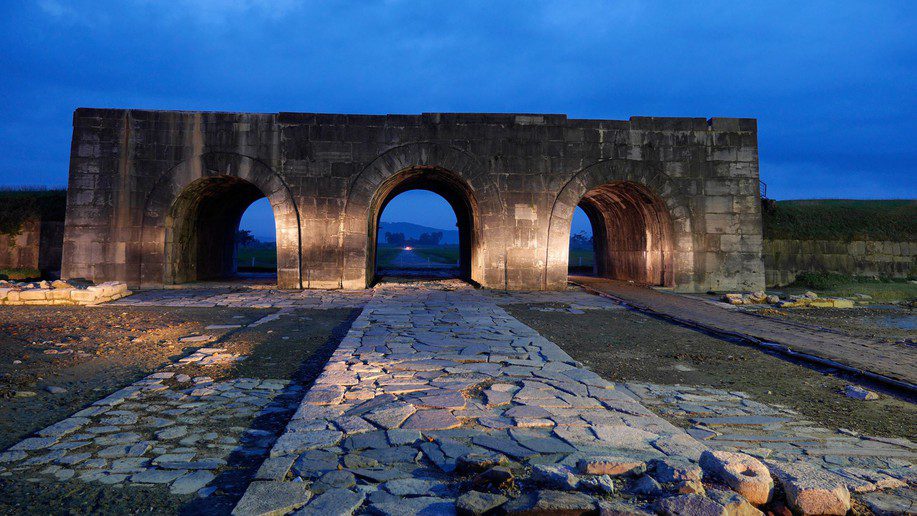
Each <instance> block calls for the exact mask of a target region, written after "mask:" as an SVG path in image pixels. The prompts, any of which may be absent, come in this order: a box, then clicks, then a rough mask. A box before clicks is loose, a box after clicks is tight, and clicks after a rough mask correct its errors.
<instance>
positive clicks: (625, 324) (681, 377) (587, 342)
mask: <svg viewBox="0 0 917 516" xmlns="http://www.w3.org/2000/svg"><path fill="white" fill-rule="evenodd" d="M551 306H560V305H552V304H543V305H510V306H507V307H505V308H506V309H507V310H508V311H509V312H510V313H511V314H512V315H513V316H514V317H516V318H518V319H519V320H521V321H522V322H524V323H525V324H527V325H529V326H531V327H532V328H535V329H536V330H537V331H538V332H539V333H541V334H542V335H544V336H545V337H547V338H548V339H550V340H552V341H554V342H555V343H557V344H558V345H559V346H561V347H562V348H563V349H564V351H566V352H567V353H569V354H570V355H571V356H573V358H575V359H577V360H579V361H581V362H583V363H585V364H586V365H587V366H588V367H589V368H590V369H592V370H593V371H595V372H597V373H599V374H600V375H602V376H603V377H604V378H606V379H608V380H611V381H633V382H648V383H658V384H682V385H705V386H712V387H717V388H722V389H728V390H738V391H744V392H747V393H749V394H750V395H752V396H753V397H754V399H755V400H756V401H760V402H762V403H768V404H779V405H784V406H786V407H789V408H792V409H794V410H797V411H799V412H800V413H802V414H804V415H806V416H807V417H809V418H811V419H812V420H814V421H817V422H819V423H820V424H822V425H825V426H827V427H829V428H833V429H837V428H847V429H851V430H856V431H859V432H863V433H866V434H870V435H878V436H889V437H907V438H910V439H914V438H915V437H917V407H915V406H914V405H913V404H911V403H908V402H906V401H901V400H898V399H896V398H893V397H889V396H882V398H881V399H879V400H877V401H869V402H863V401H858V400H853V399H850V398H847V397H845V396H844V395H843V393H842V391H843V388H844V385H846V384H847V382H844V381H843V380H841V379H839V378H837V377H835V376H832V375H828V374H823V373H820V372H818V371H814V370H812V369H809V368H807V367H804V366H801V365H797V364H794V363H791V362H788V361H786V360H783V359H781V358H778V357H775V356H772V355H769V354H767V353H764V352H762V351H760V350H758V349H756V348H752V347H749V346H744V345H740V344H734V343H731V342H727V341H724V340H721V339H718V338H715V337H711V336H709V335H706V334H703V333H700V332H697V331H694V330H691V329H688V328H684V327H680V326H676V325H673V324H669V323H667V322H664V321H660V320H657V319H653V318H651V317H648V316H645V315H643V314H640V313H637V312H633V311H630V310H587V311H585V313H582V314H573V313H570V312H565V311H547V312H545V311H540V310H537V308H539V307H541V308H545V307H551ZM675 423H681V424H684V423H685V422H678V421H675Z"/></svg>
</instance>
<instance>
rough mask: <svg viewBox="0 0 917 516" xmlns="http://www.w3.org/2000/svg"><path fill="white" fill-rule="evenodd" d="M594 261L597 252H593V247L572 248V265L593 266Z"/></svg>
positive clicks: (577, 266)
mask: <svg viewBox="0 0 917 516" xmlns="http://www.w3.org/2000/svg"><path fill="white" fill-rule="evenodd" d="M581 260H582V261H581ZM594 263H595V253H593V252H592V249H580V248H574V247H571V248H570V261H569V264H570V267H573V268H580V267H589V268H592V265H593V264H594Z"/></svg>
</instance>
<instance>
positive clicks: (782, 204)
mask: <svg viewBox="0 0 917 516" xmlns="http://www.w3.org/2000/svg"><path fill="white" fill-rule="evenodd" d="M763 218H764V238H767V239H788V240H843V241H851V240H892V241H899V242H907V241H914V240H917V201H914V200H882V201H854V200H843V199H824V200H802V201H770V202H766V203H765V205H764V212H763Z"/></svg>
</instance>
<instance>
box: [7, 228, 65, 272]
mask: <svg viewBox="0 0 917 516" xmlns="http://www.w3.org/2000/svg"><path fill="white" fill-rule="evenodd" d="M63 240H64V223H63V222H58V221H39V220H37V219H30V220H27V221H25V222H24V223H23V224H22V229H21V231H20V232H19V234H17V235H7V234H0V269H7V268H10V269H18V268H22V269H37V270H40V271H59V270H60V268H61V248H62V246H63Z"/></svg>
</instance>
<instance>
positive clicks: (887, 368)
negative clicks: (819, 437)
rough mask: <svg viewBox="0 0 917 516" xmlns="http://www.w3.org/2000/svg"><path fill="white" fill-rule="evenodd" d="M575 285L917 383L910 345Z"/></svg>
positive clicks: (636, 291) (604, 284) (660, 296)
mask: <svg viewBox="0 0 917 516" xmlns="http://www.w3.org/2000/svg"><path fill="white" fill-rule="evenodd" d="M571 281H573V282H574V283H576V284H579V285H583V286H585V287H588V288H590V289H594V290H596V291H599V292H602V293H605V294H608V295H611V296H613V297H615V298H619V299H622V300H624V301H626V302H627V303H629V304H631V305H633V306H636V307H639V308H641V309H646V310H648V311H651V312H655V313H659V314H662V315H665V316H668V317H672V318H675V319H677V320H680V321H685V322H689V323H691V324H695V325H698V326H701V327H704V328H710V329H713V330H716V331H721V332H725V333H731V334H739V335H747V336H751V337H753V338H755V339H758V340H761V341H765V342H773V343H777V344H780V345H782V346H784V347H786V348H789V349H790V350H792V351H794V352H797V353H804V354H807V355H812V356H815V357H819V358H823V359H828V360H832V361H835V362H838V363H840V364H844V365H847V366H851V367H853V368H856V369H858V370H861V371H868V372H872V373H875V374H878V375H882V376H886V377H888V378H891V379H892V380H897V381H900V382H905V383H907V384H910V385H911V386H915V385H917V352H915V351H914V349H913V348H911V347H908V346H903V345H901V346H899V345H894V344H889V343H885V342H875V341H870V340H866V339H859V338H856V337H851V336H849V335H844V334H841V333H836V332H830V331H827V330H824V329H821V328H814V327H809V326H805V325H802V324H799V323H791V322H784V321H777V320H774V319H769V318H765V317H759V316H756V315H752V314H747V313H744V312H741V311H739V310H727V309H724V308H721V307H718V306H714V305H712V304H710V303H705V302H703V301H701V300H698V299H691V298H689V297H686V296H676V295H671V294H667V293H663V292H658V291H656V290H653V289H649V288H645V287H641V286H638V285H633V284H628V283H624V282H620V281H613V280H608V279H605V278H594V277H585V276H576V277H573V278H571Z"/></svg>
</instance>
